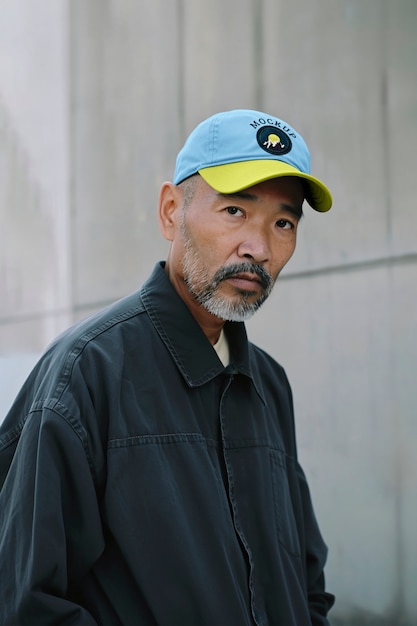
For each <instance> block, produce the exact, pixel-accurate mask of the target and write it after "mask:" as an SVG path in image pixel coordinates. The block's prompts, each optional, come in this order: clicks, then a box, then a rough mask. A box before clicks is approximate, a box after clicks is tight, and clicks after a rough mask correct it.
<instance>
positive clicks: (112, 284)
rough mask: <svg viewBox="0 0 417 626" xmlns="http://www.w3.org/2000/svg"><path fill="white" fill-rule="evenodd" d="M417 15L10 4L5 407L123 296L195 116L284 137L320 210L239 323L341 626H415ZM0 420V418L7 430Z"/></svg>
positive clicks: (372, 8)
mask: <svg viewBox="0 0 417 626" xmlns="http://www.w3.org/2000/svg"><path fill="white" fill-rule="evenodd" d="M416 67H417V3H416V2H415V0H396V1H395V2H392V1H390V0H366V1H364V0H338V1H335V0H309V2H306V1H305V0H303V1H302V0H293V1H292V2H285V1H284V0H281V1H279V0H210V2H204V3H203V2H194V1H193V0H109V1H107V2H103V1H102V0H43V1H42V2H41V3H33V2H32V0H3V2H2V8H1V19H0V183H1V184H0V214H1V225H2V226H1V231H0V233H1V234H0V236H1V240H0V244H1V245H0V381H1V384H0V408H1V409H2V410H3V411H5V410H6V408H7V406H8V405H9V404H10V402H11V401H12V397H13V395H14V393H15V392H16V391H17V389H18V387H19V385H20V384H21V382H22V380H23V378H24V376H25V375H26V373H27V372H28V370H29V369H30V367H31V366H32V364H33V362H34V360H35V359H36V358H37V356H38V354H39V353H40V352H41V351H42V350H43V348H44V347H45V346H46V344H47V343H48V342H49V341H50V340H51V339H52V338H53V337H54V336H55V335H56V334H57V333H58V332H60V331H61V330H62V329H64V328H66V327H67V326H68V325H69V324H71V323H72V322H73V321H75V320H76V319H79V318H80V317H84V316H85V315H87V314H88V313H90V312H91V311H93V310H96V309H97V308H99V307H101V306H102V305H103V304H105V303H107V302H109V301H112V300H114V299H116V298H118V297H119V296H122V295H124V294H126V293H128V292H130V291H131V290H133V289H136V288H137V286H138V285H139V284H140V282H141V281H142V280H143V279H144V278H145V277H146V276H147V274H148V273H149V271H150V269H151V268H152V266H153V264H154V262H155V261H156V260H158V259H159V258H163V257H164V256H165V253H166V244H165V242H164V240H163V239H162V237H161V236H160V235H159V232H158V228H157V224H156V217H155V206H156V201H157V196H158V190H159V186H160V183H161V182H162V181H163V180H164V179H170V178H171V176H172V172H173V161H174V158H175V155H176V152H177V151H178V149H179V147H180V145H181V143H182V141H183V140H184V138H185V135H186V134H187V133H188V132H189V131H190V130H191V129H192V127H193V126H194V125H195V124H196V123H197V122H198V121H200V120H201V119H202V118H204V117H206V116H207V115H209V114H212V113H214V112H216V111H218V110H223V109H229V108H233V107H250V108H260V109H263V110H266V111H271V112H273V113H275V114H276V115H278V116H280V117H282V118H284V119H286V120H287V121H289V122H290V123H292V124H293V125H294V126H295V127H296V128H297V129H298V130H299V131H300V132H301V133H302V134H303V136H304V137H305V139H306V140H307V142H308V143H309V145H310V148H311V152H312V156H313V173H315V174H316V175H317V176H319V177H322V178H323V180H325V181H326V182H327V183H328V185H329V187H330V188H331V190H332V192H333V195H334V208H333V209H332V211H331V212H330V213H329V214H327V215H319V214H316V213H314V212H313V211H309V210H308V208H306V211H305V212H306V216H305V219H304V220H303V223H302V225H301V232H300V235H299V243H298V250H297V252H296V255H295V257H294V258H293V259H292V261H291V262H290V264H289V266H288V268H287V269H286V270H285V272H284V273H283V275H282V278H281V282H280V283H279V284H278V286H277V288H276V290H275V292H274V294H273V296H272V297H271V298H270V300H269V301H268V302H267V303H266V304H265V306H264V308H263V310H262V311H261V312H260V313H259V314H258V316H256V317H255V318H254V319H253V321H250V323H249V324H248V329H249V333H250V335H251V337H252V339H253V340H254V341H255V342H257V343H258V344H260V345H262V346H263V347H266V348H267V349H268V350H269V351H270V353H272V354H273V355H274V356H275V357H276V358H277V359H278V360H279V361H280V362H281V363H282V364H283V365H284V366H285V367H286V370H287V373H288V374H289V377H290V380H291V382H292V386H293V390H294V395H295V407H296V414H297V430H298V440H299V452H300V458H301V460H302V462H303V465H304V467H305V470H306V472H307V474H308V476H309V479H310V485H311V489H312V492H313V497H314V501H315V504H316V510H317V514H318V517H319V520H320V523H321V527H322V530H323V533H324V535H325V538H326V540H327V542H328V544H329V548H330V557H329V563H328V568H327V579H328V587H329V589H330V590H331V591H333V592H335V593H336V595H337V597H338V602H337V605H336V607H335V609H334V611H333V616H334V619H333V623H334V624H336V623H346V624H352V625H353V624H355V625H356V626H357V625H358V624H359V623H374V624H378V625H381V624H384V623H386V624H389V625H390V626H393V625H395V624H402V623H406V622H407V621H408V622H409V623H416V622H417V589H416V581H417V537H416V528H417V478H416V475H417V454H416V442H417V420H416V406H417V385H416V382H415V372H416V371H417V350H416V331H417V302H416V284H417V280H416V279H417V242H416V239H417V210H416V209H417V207H416V199H415V181H414V180H413V177H414V171H415V169H416V164H417V163H416V150H415V146H416V145H417V70H416ZM0 419H1V418H0Z"/></svg>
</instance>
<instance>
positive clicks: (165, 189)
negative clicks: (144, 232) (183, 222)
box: [158, 182, 184, 241]
mask: <svg viewBox="0 0 417 626" xmlns="http://www.w3.org/2000/svg"><path fill="white" fill-rule="evenodd" d="M183 201H184V198H183V192H182V190H181V189H180V188H179V187H178V186H177V185H174V184H173V183H169V182H165V183H163V184H162V186H161V189H160V191H159V200H158V222H159V228H160V229H161V233H162V235H163V236H164V237H165V239H167V240H168V241H172V240H173V239H174V236H175V231H176V229H177V225H178V220H179V215H180V210H181V207H182V205H183Z"/></svg>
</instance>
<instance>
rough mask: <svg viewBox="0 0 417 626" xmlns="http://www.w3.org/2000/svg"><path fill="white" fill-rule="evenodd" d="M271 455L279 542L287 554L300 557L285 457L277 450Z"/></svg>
mask: <svg viewBox="0 0 417 626" xmlns="http://www.w3.org/2000/svg"><path fill="white" fill-rule="evenodd" d="M269 454H270V463H271V480H272V494H273V500H274V511H275V522H276V527H277V536H278V541H279V543H280V544H281V545H282V546H283V547H284V548H285V549H286V551H287V552H289V553H291V554H293V555H295V556H300V542H299V538H298V531H297V524H296V518H295V515H294V508H293V504H292V500H291V494H290V487H289V484H288V476H287V468H286V459H285V455H284V454H283V453H282V452H278V451H276V450H274V451H272V450H271V451H270V453H269Z"/></svg>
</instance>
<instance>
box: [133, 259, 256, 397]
mask: <svg viewBox="0 0 417 626" xmlns="http://www.w3.org/2000/svg"><path fill="white" fill-rule="evenodd" d="M164 267H165V263H164V262H163V261H162V262H160V263H157V265H156V266H155V268H154V270H153V272H152V274H151V276H150V277H149V279H148V280H147V281H146V283H145V284H144V285H143V287H142V289H141V292H140V295H141V298H142V302H143V305H144V307H145V309H146V311H147V313H148V315H149V317H150V319H151V321H152V323H153V325H154V326H155V328H156V330H157V332H158V333H159V335H160V337H161V339H162V341H163V342H164V343H165V345H166V347H167V348H168V350H169V351H170V353H171V355H172V357H173V359H174V361H175V363H176V364H177V367H178V369H179V370H180V371H181V373H182V375H183V377H184V379H185V380H186V382H187V383H188V385H189V386H190V387H196V386H199V385H202V384H204V383H206V382H208V381H209V380H211V379H213V378H215V377H216V376H218V375H219V374H221V373H224V371H225V368H224V367H223V365H222V363H221V362H220V360H219V358H218V356H217V354H216V352H215V350H214V349H213V347H212V345H211V344H210V342H209V340H208V339H207V337H206V336H205V334H204V333H203V331H202V329H201V328H200V326H199V324H198V322H197V321H196V319H195V318H194V316H193V315H192V313H191V311H190V310H189V308H188V307H187V305H186V304H185V302H184V301H183V300H182V298H181V297H180V296H179V295H178V293H177V292H176V290H175V288H174V287H173V285H172V284H171V282H170V280H169V277H168V275H167V273H166V272H165V270H164ZM224 328H225V333H226V336H227V340H228V342H229V350H230V361H231V362H230V365H229V366H228V367H227V368H226V371H227V372H229V373H236V372H239V373H241V374H244V375H245V376H247V377H248V378H250V379H251V380H252V381H253V383H254V385H255V388H256V390H257V393H258V395H260V397H261V398H262V394H261V389H262V385H261V381H260V379H259V375H258V374H257V372H254V371H253V370H252V367H251V362H250V358H249V354H250V348H251V346H250V344H249V342H248V338H247V335H246V329H245V325H244V324H243V323H240V322H227V323H226V324H225V327H224Z"/></svg>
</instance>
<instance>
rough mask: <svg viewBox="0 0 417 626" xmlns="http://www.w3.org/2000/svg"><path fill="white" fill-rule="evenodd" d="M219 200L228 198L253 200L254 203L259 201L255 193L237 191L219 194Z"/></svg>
mask: <svg viewBox="0 0 417 626" xmlns="http://www.w3.org/2000/svg"><path fill="white" fill-rule="evenodd" d="M217 195H218V197H219V198H224V199H225V200H227V199H228V198H240V199H241V200H252V201H253V202H254V201H255V200H257V199H258V196H257V195H256V194H255V193H250V192H249V191H245V190H243V191H235V192H234V193H221V192H219V191H218V192H217Z"/></svg>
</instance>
